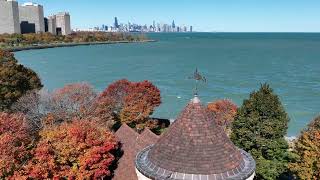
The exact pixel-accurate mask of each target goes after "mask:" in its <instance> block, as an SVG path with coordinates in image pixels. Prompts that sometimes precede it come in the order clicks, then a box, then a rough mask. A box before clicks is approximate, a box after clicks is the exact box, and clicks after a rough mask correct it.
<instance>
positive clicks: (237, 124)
mask: <svg viewBox="0 0 320 180" xmlns="http://www.w3.org/2000/svg"><path fill="white" fill-rule="evenodd" d="M288 122H289V118H288V115H287V113H286V112H285V110H284V108H283V106H282V104H281V102H280V100H279V98H278V96H277V95H275V94H274V93H273V90H272V89H271V88H270V87H269V85H267V84H264V85H262V86H261V88H260V90H259V91H256V92H253V93H251V94H250V98H249V99H247V100H244V102H243V105H242V106H241V107H240V108H239V109H238V113H237V116H236V118H235V120H234V122H233V126H232V134H231V139H232V141H233V142H234V143H235V144H236V145H237V146H238V147H240V148H242V149H244V150H245V151H247V152H249V153H251V155H252V156H253V157H254V159H255V160H256V163H257V169H256V175H257V176H256V177H257V178H258V179H278V178H280V177H281V176H282V175H284V174H285V173H287V171H288V170H287V165H288V162H289V161H290V158H291V156H290V153H289V151H288V143H287V142H286V140H285V139H284V136H285V135H286V132H287V129H288Z"/></svg>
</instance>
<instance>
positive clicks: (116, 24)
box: [114, 17, 119, 28]
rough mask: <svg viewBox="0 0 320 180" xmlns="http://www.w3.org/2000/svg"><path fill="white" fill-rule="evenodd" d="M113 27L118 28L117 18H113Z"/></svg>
mask: <svg viewBox="0 0 320 180" xmlns="http://www.w3.org/2000/svg"><path fill="white" fill-rule="evenodd" d="M114 27H115V28H119V22H118V18H117V17H114Z"/></svg>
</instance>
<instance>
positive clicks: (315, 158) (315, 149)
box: [289, 116, 320, 180]
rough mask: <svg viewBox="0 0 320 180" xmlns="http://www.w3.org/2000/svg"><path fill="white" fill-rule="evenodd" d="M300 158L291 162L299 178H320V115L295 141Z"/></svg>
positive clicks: (291, 166)
mask: <svg viewBox="0 0 320 180" xmlns="http://www.w3.org/2000/svg"><path fill="white" fill-rule="evenodd" d="M294 152H295V153H296V154H297V156H298V158H297V159H296V161H295V162H292V163H290V164H289V167H290V170H291V171H292V172H293V173H294V174H295V175H296V177H297V178H299V179H303V180H311V179H319V178H320V116H318V117H316V118H315V119H314V120H313V121H311V123H310V124H309V125H308V127H307V128H306V129H305V130H304V131H302V133H301V135H300V136H299V138H298V140H297V141H296V143H295V151H294Z"/></svg>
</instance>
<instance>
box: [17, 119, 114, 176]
mask: <svg viewBox="0 0 320 180" xmlns="http://www.w3.org/2000/svg"><path fill="white" fill-rule="evenodd" d="M40 136H41V139H40V141H39V143H38V145H37V147H36V148H35V149H34V150H33V153H32V154H33V158H32V159H31V160H30V161H29V162H28V164H26V165H25V166H24V167H23V168H22V169H21V170H20V171H17V172H16V173H15V174H14V176H13V177H12V179H27V178H29V179H79V180H80V179H101V178H106V177H111V176H112V170H113V168H112V167H113V163H114V162H115V160H116V157H115V153H116V151H117V150H118V148H119V145H118V142H117V141H116V140H115V137H114V136H113V135H112V133H110V132H108V131H107V130H106V129H104V128H101V127H99V126H98V125H97V124H96V123H95V122H93V121H88V120H82V121H79V120H74V121H72V122H71V123H67V122H65V123H62V124H61V125H60V126H54V127H52V128H46V129H44V130H42V131H41V132H40Z"/></svg>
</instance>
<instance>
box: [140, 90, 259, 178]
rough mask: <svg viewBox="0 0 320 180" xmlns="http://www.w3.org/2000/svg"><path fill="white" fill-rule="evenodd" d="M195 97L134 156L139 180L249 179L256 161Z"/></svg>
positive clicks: (253, 171)
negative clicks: (165, 127)
mask: <svg viewBox="0 0 320 180" xmlns="http://www.w3.org/2000/svg"><path fill="white" fill-rule="evenodd" d="M215 122H216V121H215V119H214V117H213V115H212V114H211V113H210V112H209V111H208V110H207V108H206V107H204V106H203V105H202V104H201V102H200V100H199V98H198V97H197V96H195V97H194V98H193V99H192V100H191V102H190V103H189V104H188V105H187V106H186V108H185V109H184V110H183V111H182V112H181V114H180V116H179V117H178V119H177V120H176V121H175V122H174V123H173V124H172V125H171V126H170V127H169V129H168V130H167V131H166V132H165V133H164V134H163V135H162V136H161V137H160V138H159V139H158V141H157V142H156V143H155V144H154V145H150V146H148V147H146V148H145V149H143V150H142V151H140V152H139V153H138V154H137V157H136V160H135V165H136V173H137V176H138V179H139V180H149V179H156V180H158V179H159V180H160V179H172V180H218V179H219V180H220V179H233V180H246V179H248V180H252V179H253V178H254V175H255V168H256V166H255V161H254V159H253V158H252V156H251V155H250V154H249V153H247V152H245V151H243V150H241V149H239V148H237V147H236V146H235V145H234V144H233V143H232V142H231V140H230V139H229V138H228V137H227V135H226V134H225V132H224V131H223V129H222V128H221V127H220V126H218V125H217V124H216V123H215Z"/></svg>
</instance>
